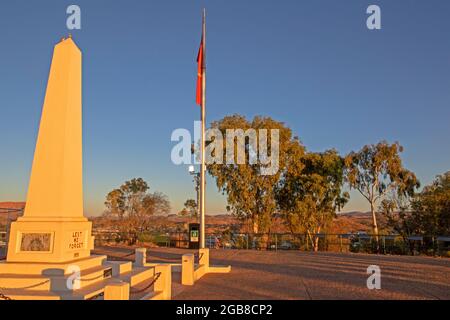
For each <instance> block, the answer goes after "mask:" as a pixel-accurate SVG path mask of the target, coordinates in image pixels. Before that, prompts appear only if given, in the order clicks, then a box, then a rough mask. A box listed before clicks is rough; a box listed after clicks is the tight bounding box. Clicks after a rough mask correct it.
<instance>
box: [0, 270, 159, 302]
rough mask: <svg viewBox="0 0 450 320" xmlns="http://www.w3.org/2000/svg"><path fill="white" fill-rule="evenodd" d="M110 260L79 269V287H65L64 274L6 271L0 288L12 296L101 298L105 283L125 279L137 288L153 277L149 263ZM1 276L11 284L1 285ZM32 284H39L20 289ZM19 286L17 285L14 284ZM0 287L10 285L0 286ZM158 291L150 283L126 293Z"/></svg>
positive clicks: (147, 296)
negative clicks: (106, 275)
mask: <svg viewBox="0 0 450 320" xmlns="http://www.w3.org/2000/svg"><path fill="white" fill-rule="evenodd" d="M111 262H112V261H108V262H104V263H103V265H100V266H94V267H91V268H89V269H86V270H82V271H81V276H80V280H81V283H80V285H81V287H80V288H79V289H75V290H69V289H68V288H67V285H66V283H67V275H64V276H58V275H56V276H51V277H48V278H44V277H41V276H38V275H33V276H25V275H12V274H8V275H1V276H0V292H1V293H3V294H4V295H5V296H7V297H9V298H11V299H14V300H87V299H91V298H95V299H99V300H100V299H103V298H102V296H101V294H102V293H103V292H104V290H105V287H106V286H107V285H109V284H112V283H117V282H128V283H129V284H130V288H132V289H131V290H133V289H134V290H135V291H139V289H140V288H145V286H146V284H147V283H149V284H150V283H151V282H152V281H153V278H154V275H155V269H154V267H153V266H149V267H133V268H132V264H131V262H129V261H113V263H111ZM113 267H115V268H116V269H115V270H114V272H119V273H118V274H117V275H115V276H114V275H113V274H112V272H113V270H112V269H113ZM105 270H111V276H110V277H107V278H104V277H103V274H104V272H105ZM2 279H3V280H4V281H2ZM5 279H8V284H11V286H6V285H2V284H3V283H5V284H6V281H5ZM18 281H19V282H18ZM22 284H23V285H22ZM36 284H39V286H36V287H35V286H32V288H28V289H22V287H28V286H30V285H36ZM137 285H140V286H139V288H133V287H135V286H137ZM19 286H20V287H21V288H18V287H19ZM1 287H6V288H10V289H3V288H1ZM13 288H18V289H13ZM131 290H130V291H131ZM99 295H100V296H99ZM158 295H159V296H158ZM162 295H163V293H162V292H154V291H153V285H152V286H151V287H149V288H145V291H143V292H140V293H139V294H136V295H133V296H132V294H131V292H130V297H131V296H132V298H133V299H144V300H151V299H159V298H160V296H162Z"/></svg>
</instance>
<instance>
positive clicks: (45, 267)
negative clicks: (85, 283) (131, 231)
mask: <svg viewBox="0 0 450 320" xmlns="http://www.w3.org/2000/svg"><path fill="white" fill-rule="evenodd" d="M106 259H107V257H106V255H98V256H95V255H92V256H90V257H88V258H82V259H78V260H73V261H70V262H65V263H38V262H32V263H29V262H6V261H1V262H0V274H23V275H46V276H50V275H61V272H64V274H70V273H72V272H70V271H69V270H70V269H69V267H70V266H72V265H77V266H78V267H79V268H80V270H85V269H89V268H92V267H96V266H100V265H102V264H103V263H104V262H106ZM0 286H1V285H0Z"/></svg>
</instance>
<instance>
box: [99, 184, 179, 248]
mask: <svg viewBox="0 0 450 320" xmlns="http://www.w3.org/2000/svg"><path fill="white" fill-rule="evenodd" d="M148 190H149V186H148V184H147V183H146V182H145V181H144V180H143V179H142V178H137V179H132V180H130V181H126V182H125V183H124V184H122V185H121V186H120V187H119V188H118V189H114V190H112V191H111V192H109V193H108V195H107V196H106V202H105V206H106V208H107V210H106V212H105V213H104V215H105V216H106V217H108V218H110V219H111V220H113V221H115V225H116V227H118V228H119V229H120V230H121V231H122V232H129V233H131V234H133V233H134V234H136V233H137V232H143V231H145V230H147V229H148V228H149V226H150V223H151V219H150V218H151V217H152V216H153V215H157V214H167V213H169V211H170V202H169V200H168V199H167V197H166V196H165V195H164V194H162V193H159V192H154V193H149V192H148ZM134 238H135V239H134V240H136V239H137V236H135V237H134Z"/></svg>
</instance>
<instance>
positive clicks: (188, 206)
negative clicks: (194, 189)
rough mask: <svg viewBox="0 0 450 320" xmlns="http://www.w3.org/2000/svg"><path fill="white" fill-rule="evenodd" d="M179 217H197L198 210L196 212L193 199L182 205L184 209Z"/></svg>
mask: <svg viewBox="0 0 450 320" xmlns="http://www.w3.org/2000/svg"><path fill="white" fill-rule="evenodd" d="M178 214H179V215H180V216H183V217H193V218H195V217H197V216H198V210H197V202H196V201H195V200H194V199H188V200H186V202H185V203H184V208H183V210H181V211H180V212H179V213H178Z"/></svg>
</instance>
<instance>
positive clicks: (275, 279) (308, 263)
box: [97, 247, 450, 300]
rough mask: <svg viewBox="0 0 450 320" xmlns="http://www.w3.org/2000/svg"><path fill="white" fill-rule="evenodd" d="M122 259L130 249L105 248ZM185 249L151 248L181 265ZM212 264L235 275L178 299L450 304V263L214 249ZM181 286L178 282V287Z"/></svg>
mask: <svg viewBox="0 0 450 320" xmlns="http://www.w3.org/2000/svg"><path fill="white" fill-rule="evenodd" d="M99 249H100V250H97V252H98V253H108V254H110V255H112V256H114V255H117V256H120V255H121V254H122V255H123V253H126V252H129V251H130V249H129V248H114V249H113V248H110V247H108V248H99ZM188 252H190V251H189V250H183V249H173V248H171V249H168V248H157V249H148V253H147V257H148V261H151V262H173V263H179V262H180V261H181V255H182V254H184V253H188ZM210 255H211V264H217V265H231V266H232V271H231V273H229V274H208V275H205V276H204V277H203V278H202V279H200V280H199V281H197V282H196V283H195V285H194V286H192V287H187V286H181V285H179V284H178V283H179V275H178V274H176V273H174V277H173V280H174V290H173V291H174V292H173V293H174V297H173V298H174V299H175V300H178V299H179V300H184V299H199V300H204V299H214V300H225V299H232V300H244V299H450V259H446V258H432V257H408V256H378V255H366V254H341V253H329V252H320V253H309V252H298V251H278V252H273V251H269V252H267V251H252V250H249V251H247V250H211V252H210ZM369 265H378V266H379V267H380V268H381V289H380V290H369V289H367V286H366V280H367V277H368V276H369V275H368V274H367V273H366V270H367V267H368V266H369ZM177 282H178V283H177Z"/></svg>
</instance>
